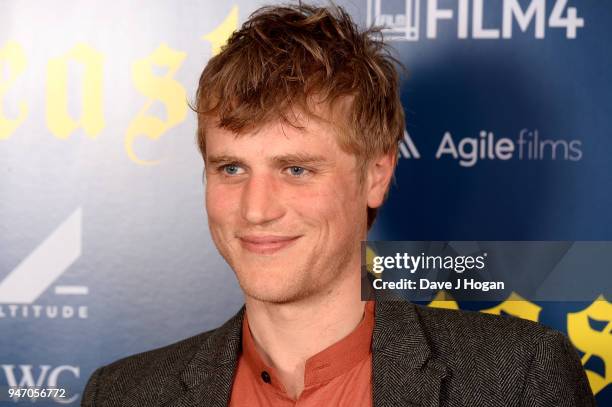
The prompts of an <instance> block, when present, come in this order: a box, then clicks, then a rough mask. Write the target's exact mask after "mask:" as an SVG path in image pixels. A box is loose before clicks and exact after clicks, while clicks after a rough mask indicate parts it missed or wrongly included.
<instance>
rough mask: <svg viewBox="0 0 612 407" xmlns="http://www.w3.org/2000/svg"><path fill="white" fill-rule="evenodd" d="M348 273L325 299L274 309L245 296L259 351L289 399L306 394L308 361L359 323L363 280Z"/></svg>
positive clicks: (312, 298)
mask: <svg viewBox="0 0 612 407" xmlns="http://www.w3.org/2000/svg"><path fill="white" fill-rule="evenodd" d="M353 270H354V269H353ZM347 274H348V276H347V277H345V278H343V279H339V280H340V281H339V282H338V283H337V284H336V285H335V286H334V287H332V288H331V289H328V290H325V292H324V293H323V294H319V295H317V296H311V297H308V298H305V299H301V300H299V301H296V302H289V303H282V304H277V303H269V302H263V301H259V300H256V299H254V298H251V297H246V310H247V315H248V321H249V328H250V331H251V334H252V336H253V339H254V341H255V346H256V348H257V351H258V352H259V354H260V355H261V357H262V359H263V361H264V362H265V363H266V364H268V365H269V366H271V367H273V368H274V369H275V370H276V371H277V372H278V375H279V376H280V378H281V381H282V382H283V385H284V387H285V390H286V391H287V394H288V395H289V396H290V397H292V398H293V399H297V398H298V397H299V395H300V394H301V392H302V390H303V389H304V368H305V365H306V360H307V359H308V358H310V357H311V356H313V355H315V354H317V353H319V352H321V351H322V350H324V349H325V348H327V347H329V346H331V345H333V344H334V343H336V342H338V341H339V340H341V339H342V338H344V337H346V336H347V335H348V334H350V333H351V332H352V331H353V330H354V329H355V327H357V325H358V324H359V322H361V319H362V317H363V312H364V306H365V302H363V301H361V297H360V293H361V276H360V273H359V272H352V273H347Z"/></svg>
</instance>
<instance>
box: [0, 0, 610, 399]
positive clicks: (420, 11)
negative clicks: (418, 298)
mask: <svg viewBox="0 0 612 407" xmlns="http://www.w3.org/2000/svg"><path fill="white" fill-rule="evenodd" d="M269 3H270V2H265V3H264V2H260V1H248V0H237V1H209V0H198V1H196V0H189V1H161V0H157V1H146V2H145V1H129V2H112V3H109V2H105V1H45V2H33V1H29V2H28V1H17V0H6V1H3V2H2V3H0V389H1V390H2V394H0V405H14V404H15V402H14V401H13V400H12V399H10V398H9V397H8V394H7V393H8V388H9V387H11V386H21V387H26V386H37V387H54V386H56V387H60V388H64V389H66V391H67V397H66V398H64V399H38V400H31V399H29V398H26V399H22V400H20V401H19V403H18V405H30V404H32V405H37V406H58V405H78V403H79V402H80V398H81V396H82V392H83V387H84V385H85V383H86V381H87V378H88V377H89V375H90V374H91V373H92V371H93V370H94V369H95V368H96V367H98V366H100V365H102V364H106V363H109V362H111V361H114V360H116V359H118V358H121V357H124V356H127V355H130V354H133V353H137V352H142V351H145V350H149V349H152V348H155V347H160V346H163V345H166V344H170V343H172V342H175V341H178V340H180V339H182V338H186V337H188V336H191V335H194V334H197V333H199V332H202V331H205V330H209V329H212V328H214V327H216V326H218V325H220V324H221V323H222V322H224V321H225V320H226V319H227V318H229V317H230V316H231V315H233V314H234V313H235V312H236V311H237V310H238V309H239V307H240V306H241V305H242V303H243V298H242V294H241V291H240V289H239V287H238V285H237V283H236V281H235V278H234V276H233V272H232V271H231V269H230V268H229V267H228V266H227V265H226V264H225V262H224V261H223V259H222V258H221V257H220V255H219V254H218V253H217V251H216V249H215V247H214V245H213V242H212V240H211V238H210V235H209V233H208V227H207V220H206V214H205V209H204V191H203V185H202V159H201V157H200V156H199V154H198V151H197V147H196V143H195V128H196V121H195V115H194V113H193V112H192V111H190V109H189V108H188V104H187V102H188V101H192V100H193V98H194V94H195V89H196V87H197V81H198V78H199V74H200V72H201V71H202V69H203V67H204V65H205V64H206V62H207V60H208V59H209V58H210V57H211V56H212V55H214V54H215V53H217V52H219V50H220V48H221V46H222V45H223V44H224V42H225V41H226V39H227V38H228V37H229V35H230V34H231V33H232V31H233V30H235V29H236V28H238V27H239V26H240V24H241V23H242V22H243V21H245V19H246V18H247V17H248V15H249V14H250V13H251V12H252V11H254V10H255V9H256V8H258V7H259V6H261V5H263V4H269ZM318 3H321V2H318ZM323 4H326V3H323ZM336 4H338V5H341V6H344V7H345V8H346V9H347V11H348V12H349V13H350V14H351V15H353V17H354V19H355V21H356V22H357V23H358V24H359V25H360V26H362V27H366V26H369V25H372V24H376V25H383V26H385V27H386V28H385V30H384V36H385V38H386V39H387V41H388V42H389V44H390V45H391V46H392V48H393V49H394V52H395V53H396V54H395V55H396V56H397V58H398V59H399V60H400V61H401V62H402V63H403V64H404V65H405V67H406V72H405V73H402V81H401V97H402V102H403V104H404V109H405V112H406V132H405V135H404V140H403V141H402V142H401V144H400V148H399V165H398V168H397V172H396V181H395V183H394V185H393V187H392V189H391V192H390V196H389V200H388V202H387V203H386V205H385V206H384V208H383V209H382V211H381V212H380V214H379V218H378V220H377V222H376V224H375V226H374V227H373V229H372V230H371V231H370V234H369V236H368V238H369V239H370V240H439V241H453V240H474V241H478V240H480V241H483V240H509V241H523V240H568V241H579V240H582V241H606V240H612V210H611V209H612V162H611V160H610V157H612V134H611V128H612V126H611V124H610V120H611V117H612V96H611V91H612V83H611V79H610V78H611V77H612V52H611V49H610V40H612V24H611V23H612V3H610V2H606V1H596V0H570V1H567V0H400V1H393V0H352V1H337V2H336ZM500 140H506V141H502V144H503V145H505V146H506V147H505V148H503V146H502V148H498V147H496V145H497V143H499V141H500ZM510 145H511V146H512V148H510V147H507V146H510ZM610 270H611V271H612V268H611V269H610ZM575 278H576V279H577V280H580V279H588V278H589V270H580V272H579V273H576V276H575ZM606 284H609V281H608V282H602V285H606ZM522 298H523V297H521V293H512V294H511V296H510V297H509V298H508V299H507V300H504V301H500V302H496V303H478V302H465V303H464V302H459V301H455V300H454V299H453V298H452V297H450V296H448V295H446V296H441V297H439V298H438V299H436V300H434V301H433V302H432V303H431V304H429V305H430V306H437V307H448V308H462V309H473V310H478V311H480V312H490V313H502V314H509V315H515V316H518V317H521V318H526V319H530V320H534V321H539V322H541V323H542V324H545V325H547V326H550V327H552V328H554V329H557V330H559V331H562V332H564V333H566V334H567V335H569V338H570V339H571V341H572V342H573V343H574V345H575V346H576V348H577V349H578V351H579V354H580V356H581V358H582V363H583V364H584V367H585V369H586V372H587V375H588V378H589V381H590V384H591V387H592V389H593V392H594V393H595V394H596V398H597V400H598V403H599V404H600V405H612V386H610V382H611V381H612V304H611V303H610V302H609V300H610V298H605V296H604V291H603V290H602V293H601V295H599V296H596V297H594V298H592V299H591V300H590V301H582V302H562V301H557V302H537V301H529V300H527V299H524V300H523V301H516V300H521V299H522Z"/></svg>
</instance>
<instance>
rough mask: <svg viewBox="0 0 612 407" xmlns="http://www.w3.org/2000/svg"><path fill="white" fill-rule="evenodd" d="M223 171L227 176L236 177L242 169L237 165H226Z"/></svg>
mask: <svg viewBox="0 0 612 407" xmlns="http://www.w3.org/2000/svg"><path fill="white" fill-rule="evenodd" d="M222 171H223V172H224V173H226V174H227V175H236V174H238V172H239V171H240V167H239V166H238V165H236V164H227V165H224V166H223V168H222Z"/></svg>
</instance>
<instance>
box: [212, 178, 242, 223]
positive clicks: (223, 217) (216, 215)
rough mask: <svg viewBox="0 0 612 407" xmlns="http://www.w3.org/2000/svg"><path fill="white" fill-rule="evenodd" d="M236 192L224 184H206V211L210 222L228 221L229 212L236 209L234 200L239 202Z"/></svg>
mask: <svg viewBox="0 0 612 407" xmlns="http://www.w3.org/2000/svg"><path fill="white" fill-rule="evenodd" d="M233 195H234V193H233V192H232V191H231V190H229V189H228V188H227V187H224V186H222V185H215V184H207V185H206V212H207V215H208V219H209V224H210V225H211V226H212V225H213V224H217V225H218V224H222V223H227V220H228V219H229V217H228V216H229V214H230V213H232V211H234V208H232V205H233V202H237V198H236V197H235V196H233Z"/></svg>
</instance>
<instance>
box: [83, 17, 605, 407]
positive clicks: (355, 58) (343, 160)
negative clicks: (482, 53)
mask: <svg viewBox="0 0 612 407" xmlns="http://www.w3.org/2000/svg"><path fill="white" fill-rule="evenodd" d="M196 99H197V100H196V104H195V110H196V111H197V112H198V142H199V147H200V151H201V153H202V155H203V158H204V162H205V171H206V209H207V214H208V221H209V227H210V232H211V235H212V238H213V240H214V242H215V245H216V246H217V248H218V250H219V252H220V253H221V254H222V255H223V257H224V258H225V260H226V261H227V262H228V263H229V265H230V266H231V267H232V269H233V270H234V272H235V274H236V277H237V278H238V281H239V283H240V286H241V288H242V290H243V291H244V296H245V307H244V308H243V309H241V310H240V311H239V312H238V314H236V315H235V316H234V317H233V318H232V319H230V320H229V321H228V322H226V323H225V324H224V325H223V326H222V327H220V328H218V329H216V330H213V331H209V332H206V333H203V334H200V335H198V336H195V337H193V338H189V339H186V340H184V341H181V342H179V343H176V344H173V345H170V346H168V347H165V348H162V349H157V350H153V351H150V352H146V353H143V354H140V355H135V356H131V357H129V358H126V359H123V360H121V361H118V362H115V363H113V364H111V365H108V366H105V367H102V368H100V369H98V370H97V371H96V372H94V374H93V375H92V377H91V378H90V380H89V383H88V385H87V388H86V391H85V394H84V398H83V405H84V406H177V407H178V406H226V405H230V406H290V405H296V403H297V405H300V406H371V405H374V406H437V405H441V406H591V405H594V401H593V395H592V393H591V392H590V389H589V386H588V383H587V381H586V378H585V375H584V371H583V369H582V366H581V364H580V361H579V359H578V357H577V355H576V352H575V350H574V349H573V347H572V345H571V344H570V343H569V342H568V340H567V339H566V338H565V337H564V336H563V335H561V334H560V333H557V332H554V331H551V330H548V329H546V328H544V327H542V326H540V325H538V324H534V323H531V322H528V321H523V320H519V319H515V318H502V317H495V316H489V315H482V314H479V313H471V312H463V311H448V310H436V309H431V308H426V307H420V306H416V305H413V304H410V303H408V302H378V303H376V304H375V303H373V302H365V301H362V300H361V297H360V293H361V273H360V267H361V266H360V243H361V241H362V240H365V239H366V233H367V231H368V229H369V228H370V226H371V225H372V222H373V221H374V218H375V215H376V209H377V208H378V207H379V206H381V205H382V203H383V201H384V199H385V196H386V193H387V190H388V187H389V183H390V180H391V178H392V174H393V170H394V167H395V164H396V157H397V145H398V142H399V140H400V139H401V137H402V135H403V131H404V116H403V110H402V107H401V104H400V99H399V84H398V77H397V74H396V72H395V69H394V65H393V59H392V58H391V57H390V56H389V54H388V53H387V51H386V49H385V47H384V45H383V43H382V42H381V41H380V40H378V39H376V38H375V37H374V36H373V33H372V32H360V31H359V30H358V29H357V28H356V26H355V25H354V23H353V22H352V21H351V19H350V17H349V16H348V15H347V14H346V13H345V12H344V11H343V10H342V9H340V8H336V7H334V8H315V7H309V6H286V7H267V8H262V9H260V10H258V11H257V12H255V13H254V14H253V15H252V16H251V17H250V19H249V20H248V21H247V22H246V23H245V24H244V25H243V26H242V28H241V29H240V30H239V31H237V32H235V33H234V34H233V35H232V37H231V38H230V40H229V42H228V44H227V45H226V46H225V48H224V49H223V50H222V52H221V53H220V54H219V55H217V56H215V57H214V58H212V59H211V60H210V61H209V63H208V65H207V66H206V68H205V69H204V71H203V73H202V76H201V78H200V83H199V88H198V92H197V98H196Z"/></svg>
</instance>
